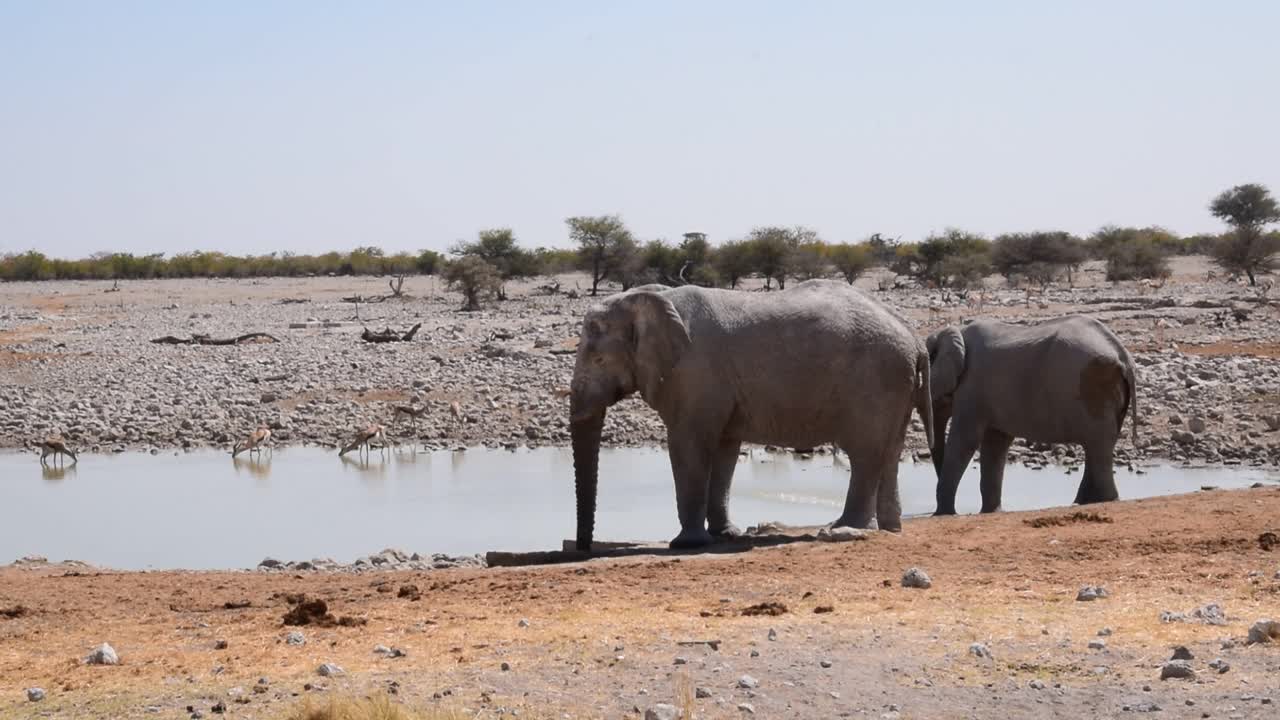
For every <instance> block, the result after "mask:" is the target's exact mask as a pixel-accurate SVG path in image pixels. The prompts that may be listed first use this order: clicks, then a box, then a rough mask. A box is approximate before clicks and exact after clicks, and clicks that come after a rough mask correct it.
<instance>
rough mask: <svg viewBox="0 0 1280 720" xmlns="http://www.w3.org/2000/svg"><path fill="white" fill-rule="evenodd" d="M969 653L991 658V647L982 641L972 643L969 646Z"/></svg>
mask: <svg viewBox="0 0 1280 720" xmlns="http://www.w3.org/2000/svg"><path fill="white" fill-rule="evenodd" d="M969 654H970V655H973V656H974V657H979V658H986V659H990V658H991V649H990V648H988V647H987V646H986V645H983V644H982V643H973V644H972V645H970V646H969Z"/></svg>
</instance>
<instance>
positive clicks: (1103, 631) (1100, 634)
mask: <svg viewBox="0 0 1280 720" xmlns="http://www.w3.org/2000/svg"><path fill="white" fill-rule="evenodd" d="M1110 636H1111V628H1109V627H1104V628H1102V629H1101V630H1099V631H1098V637H1110Z"/></svg>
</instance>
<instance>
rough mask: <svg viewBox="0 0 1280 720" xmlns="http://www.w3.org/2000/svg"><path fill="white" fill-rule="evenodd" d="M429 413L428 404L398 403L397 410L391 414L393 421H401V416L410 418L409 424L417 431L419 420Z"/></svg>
mask: <svg viewBox="0 0 1280 720" xmlns="http://www.w3.org/2000/svg"><path fill="white" fill-rule="evenodd" d="M426 414H427V408H426V406H425V405H424V406H422V407H413V406H412V405H397V406H396V409H395V412H394V413H393V414H392V415H391V422H392V423H399V422H400V419H401V418H406V417H407V418H409V425H410V426H411V427H412V428H413V429H414V431H415V432H417V430H418V420H419V418H421V417H422V416H423V415H426Z"/></svg>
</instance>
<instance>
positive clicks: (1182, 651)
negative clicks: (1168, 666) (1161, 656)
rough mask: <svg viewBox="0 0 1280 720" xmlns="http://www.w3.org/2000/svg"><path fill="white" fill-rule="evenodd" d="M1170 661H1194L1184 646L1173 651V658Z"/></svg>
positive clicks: (1193, 657)
mask: <svg viewBox="0 0 1280 720" xmlns="http://www.w3.org/2000/svg"><path fill="white" fill-rule="evenodd" d="M1170 659H1171V660H1195V659H1196V658H1195V656H1194V655H1192V654H1191V651H1190V650H1188V649H1187V646H1186V645H1179V646H1178V647H1176V648H1174V649H1173V657H1172V658H1170Z"/></svg>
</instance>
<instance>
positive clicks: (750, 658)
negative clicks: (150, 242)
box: [0, 487, 1280, 718]
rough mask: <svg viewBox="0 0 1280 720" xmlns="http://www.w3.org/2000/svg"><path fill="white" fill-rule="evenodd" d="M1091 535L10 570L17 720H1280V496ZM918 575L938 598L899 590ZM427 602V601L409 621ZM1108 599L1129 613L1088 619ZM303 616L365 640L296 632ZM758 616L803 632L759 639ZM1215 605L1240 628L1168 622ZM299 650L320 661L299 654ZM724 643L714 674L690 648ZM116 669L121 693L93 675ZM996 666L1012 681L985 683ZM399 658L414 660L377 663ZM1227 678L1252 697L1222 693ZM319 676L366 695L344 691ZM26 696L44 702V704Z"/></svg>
mask: <svg viewBox="0 0 1280 720" xmlns="http://www.w3.org/2000/svg"><path fill="white" fill-rule="evenodd" d="M1089 510H1090V512H1093V513H1096V516H1091V517H1076V518H1074V519H1072V514H1073V513H1074V512H1075V509H1058V510H1053V511H1040V512H1034V513H1007V514H1000V515H997V516H985V517H978V516H962V517H956V518H947V519H918V520H911V521H908V522H907V523H906V527H905V532H904V533H903V534H902V535H901V536H892V535H887V534H877V535H875V536H874V537H872V538H871V539H870V540H867V541H861V542H853V543H846V544H794V545H789V546H783V547H779V548H771V549H757V550H754V551H751V552H747V553H741V554H736V555H701V556H685V557H681V558H673V559H661V560H655V559H648V560H645V559H629V560H625V561H615V560H610V561H592V562H587V563H583V564H578V565H566V566H555V567H542V568H527V569H490V570H440V571H433V572H430V573H372V574H367V575H361V576H351V575H334V574H310V573H309V574H306V575H305V576H304V575H288V574H279V573H258V572H210V573H185V572H156V573H136V572H134V573H128V572H126V573H116V572H98V571H96V570H93V569H91V568H84V567H74V566H9V567H5V568H3V569H0V611H6V610H7V611H8V613H7V614H0V717H5V718H10V717H20V718H26V717H32V718H34V717H59V718H61V717H122V718H150V717H163V718H185V717H188V716H189V713H188V712H187V711H186V709H185V708H186V707H187V706H188V705H190V706H192V707H193V708H194V709H195V710H197V711H199V712H200V713H202V714H203V715H204V716H205V717H214V714H213V713H212V712H211V709H212V708H213V707H214V706H215V705H218V704H219V703H221V704H222V706H223V707H225V709H226V712H225V717H232V718H234V717H239V718H250V717H252V718H267V717H273V716H275V715H277V714H278V713H279V712H281V711H282V710H283V709H285V708H287V707H289V705H290V704H291V703H294V702H297V701H298V699H299V698H300V697H305V696H321V694H322V693H332V692H338V691H351V692H356V693H383V692H388V691H389V690H390V689H394V690H395V692H396V693H397V698H398V699H400V700H402V701H404V702H406V703H409V704H411V705H413V706H417V707H427V708H430V707H451V708H455V709H463V708H465V709H467V710H469V711H471V712H474V714H475V716H476V717H499V716H502V715H503V713H507V714H508V716H511V715H512V714H513V713H512V712H511V711H512V710H516V711H518V712H519V716H521V717H574V718H587V717H610V718H614V717H638V716H639V714H640V713H642V712H643V711H645V710H649V709H652V708H654V707H655V706H656V705H657V704H659V703H675V704H677V705H679V704H681V702H687V703H688V704H690V705H692V707H694V708H696V711H697V714H698V716H699V717H705V718H717V717H726V718H728V717H740V716H743V715H744V713H747V712H749V711H748V709H747V708H746V707H745V706H750V711H754V713H755V714H756V715H757V716H760V717H804V718H813V717H832V718H834V717H871V718H882V717H889V718H898V717H900V718H952V717H955V718H969V717H992V716H993V714H999V715H1001V716H1005V717H1063V718H1067V717H1070V718H1081V717H1125V716H1128V715H1129V714H1130V713H1141V712H1148V711H1153V710H1154V709H1155V708H1159V709H1160V713H1161V714H1160V715H1159V716H1160V717H1165V718H1200V717H1206V716H1207V717H1215V718H1274V717H1277V709H1276V707H1277V703H1280V691H1278V690H1277V688H1280V643H1270V644H1267V645H1245V644H1243V640H1244V639H1245V637H1246V635H1247V633H1248V631H1249V627H1250V625H1251V624H1253V623H1254V622H1255V621H1257V620H1259V619H1260V618H1263V617H1266V616H1271V617H1273V618H1276V619H1280V617H1277V616H1278V615H1280V576H1278V573H1280V549H1277V550H1271V551H1267V550H1264V549H1263V547H1262V545H1261V544H1260V542H1259V540H1260V537H1261V536H1263V534H1264V533H1265V532H1267V531H1268V530H1276V529H1280V521H1278V520H1277V518H1280V489H1277V488H1274V487H1268V488H1260V489H1254V490H1242V491H1230V492H1227V491H1214V492H1202V493H1196V494H1193V495H1185V496H1176V497H1167V498H1158V499H1150V500H1142V501H1131V502H1119V503H1110V504H1105V505H1100V506H1097V507H1092V508H1089ZM1038 518H1048V519H1049V520H1048V521H1040V522H1032V521H1033V520H1035V519H1038ZM1263 544H1265V543H1263ZM911 566H918V567H920V568H922V569H924V570H925V571H926V572H927V573H928V574H929V575H931V576H932V582H933V586H932V588H930V589H927V590H920V589H907V588H904V587H901V585H900V582H899V580H900V577H901V576H902V574H903V572H904V571H905V570H906V569H907V568H908V567H911ZM410 585H412V586H416V592H415V591H414V590H412V589H408V588H406V589H405V590H404V591H403V593H402V591H401V588H402V587H405V586H410ZM1084 585H1096V586H1101V587H1103V588H1105V589H1106V591H1107V593H1108V596H1107V597H1105V598H1102V599H1099V600H1095V601H1092V602H1079V601H1077V600H1076V597H1077V592H1078V591H1079V589H1080V588H1081V587H1082V586H1084ZM384 589H385V590H386V591H385V592H384V591H383V590H384ZM293 594H305V595H307V596H308V597H311V598H319V599H322V600H324V601H325V602H326V603H327V605H328V610H329V612H331V613H332V614H333V615H334V616H335V618H336V619H341V618H343V617H346V616H349V617H351V618H355V619H356V620H355V622H357V623H360V624H358V625H355V626H351V627H342V626H337V627H317V626H314V625H308V626H301V627H293V626H285V625H283V624H282V617H283V616H284V614H285V613H286V611H288V609H289V607H290V603H289V598H288V597H287V596H289V595H293ZM402 595H403V596H402ZM415 595H417V597H416V598H415V597H414V596H415ZM760 603H780V604H782V605H785V608H786V611H785V612H783V613H782V614H779V615H776V616H768V615H765V616H744V615H743V610H744V609H746V608H748V607H751V606H755V605H758V604H760ZM1210 603H1217V604H1219V605H1220V606H1221V607H1222V608H1223V609H1225V614H1226V623H1225V624H1223V625H1211V624H1205V623H1202V622H1198V621H1195V620H1194V619H1193V620H1192V621H1188V622H1162V621H1161V613H1162V612H1166V611H1168V612H1180V613H1186V612H1188V611H1191V610H1193V609H1195V608H1200V607H1203V606H1205V605H1207V604H1210ZM19 607H21V608H22V609H16V608H19ZM820 608H821V609H823V610H825V611H820ZM522 621H526V622H522ZM295 630H296V631H299V632H301V633H302V634H303V636H304V638H305V644H302V645H290V644H288V642H287V641H286V638H287V636H288V634H289V633H290V632H291V631H295ZM771 630H772V631H774V637H775V638H776V639H773V640H770V631H771ZM1107 631H1109V634H1105V633H1107ZM699 640H715V641H718V643H717V647H716V648H715V649H713V648H712V647H710V646H708V645H706V644H702V645H685V644H682V643H684V642H686V641H699ZM220 641H223V642H225V647H221V646H220ZM103 642H109V643H110V644H111V645H112V646H114V648H115V649H116V650H117V651H118V652H119V657H120V665H118V666H114V667H101V666H86V665H84V664H83V663H82V662H81V658H83V657H84V656H85V655H86V654H87V653H89V651H90V650H91V649H92V648H93V647H94V646H96V645H98V644H100V643H103ZM975 643H978V644H981V645H982V646H983V647H984V648H985V649H986V650H987V651H989V656H983V657H980V656H978V655H975V654H974V652H975V651H977V649H976V648H974V647H973V646H974V644H975ZM1091 643H1093V644H1094V645H1095V647H1094V648H1091V647H1090V644H1091ZM378 645H382V646H385V648H387V649H393V648H394V649H397V650H401V651H403V652H404V653H405V654H404V656H403V657H397V658H392V657H387V656H385V655H382V654H377V653H375V647H376V646H378ZM1177 645H1183V646H1185V647H1186V648H1187V649H1188V650H1189V651H1190V652H1191V654H1192V656H1193V659H1192V660H1191V661H1190V666H1191V667H1192V669H1193V670H1194V672H1195V673H1196V679H1194V680H1164V681H1162V680H1160V674H1161V666H1162V665H1163V664H1164V663H1165V661H1167V660H1169V659H1170V657H1171V655H1172V654H1173V650H1174V647H1175V646H1177ZM1219 659H1220V660H1221V661H1222V662H1225V663H1226V665H1227V666H1229V670H1228V671H1227V672H1224V673H1219V672H1218V670H1217V669H1215V668H1214V667H1211V663H1214V661H1215V660H1219ZM322 663H333V664H336V665H338V666H340V667H341V668H343V670H344V671H345V672H344V674H342V675H338V676H335V677H328V678H326V677H321V676H319V675H318V674H317V668H318V667H319V666H320V665H321V664H322ZM1214 664H1215V665H1216V664H1217V663H1214ZM743 685H746V686H751V685H755V686H754V687H742V686H743ZM28 687H40V688H43V689H44V690H45V691H46V693H47V697H46V698H45V699H44V700H43V701H41V702H38V703H32V702H28V701H27V700H26V696H25V692H24V691H25V689H26V688H28ZM258 687H261V688H262V690H261V691H256V690H255V689H256V688H258ZM308 688H310V689H308ZM685 693H687V694H689V695H690V696H691V697H690V699H688V700H685V701H682V700H681V696H682V695H683V694H685ZM703 696H705V697H703ZM1205 713H1208V715H1205Z"/></svg>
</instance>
